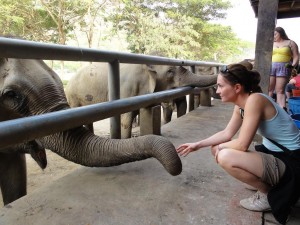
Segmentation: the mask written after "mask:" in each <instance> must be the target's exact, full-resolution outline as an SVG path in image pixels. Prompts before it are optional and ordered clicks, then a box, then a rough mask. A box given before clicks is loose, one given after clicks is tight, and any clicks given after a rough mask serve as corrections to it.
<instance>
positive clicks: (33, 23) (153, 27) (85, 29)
mask: <svg viewBox="0 0 300 225" xmlns="http://www.w3.org/2000/svg"><path fill="white" fill-rule="evenodd" d="M230 7H231V4H230V1H229V0H160V1H156V0H22V1H17V0H0V24H1V27H0V29H1V33H2V34H3V35H7V34H10V35H15V36H20V37H22V38H25V39H28V40H35V41H44V42H53V43H60V44H66V43H68V41H70V40H75V41H76V42H77V43H78V45H80V44H79V43H80V40H81V39H82V38H83V37H84V38H85V39H86V41H85V44H86V45H87V46H88V47H95V45H96V46H101V42H104V41H108V40H113V38H115V37H116V36H117V37H120V36H122V35H123V34H125V38H126V42H127V43H128V50H129V51H130V52H133V53H141V54H154V53H155V52H156V53H159V54H160V55H163V56H167V57H174V58H183V59H191V60H205V61H214V60H216V61H221V62H228V60H231V59H235V58H239V56H240V55H241V54H243V53H244V52H247V51H249V49H251V48H253V45H250V44H249V43H245V42H243V41H241V40H240V39H238V38H237V37H236V35H235V34H234V33H233V31H232V30H231V28H230V27H227V26H222V25H219V24H215V23H212V22H211V21H212V20H217V19H221V18H224V17H225V16H226V11H227V10H228V9H229V8H230ZM108 28H111V29H108ZM73 42H74V41H73ZM115 45H116V44H115Z"/></svg>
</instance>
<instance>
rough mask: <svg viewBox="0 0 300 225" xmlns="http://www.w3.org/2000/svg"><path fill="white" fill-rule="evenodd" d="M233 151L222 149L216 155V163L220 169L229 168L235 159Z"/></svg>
mask: <svg viewBox="0 0 300 225" xmlns="http://www.w3.org/2000/svg"><path fill="white" fill-rule="evenodd" d="M234 151H235V150H232V149H222V150H221V151H219V153H218V156H217V158H218V163H219V165H220V166H222V167H230V166H232V165H233V161H234V159H235V157H234Z"/></svg>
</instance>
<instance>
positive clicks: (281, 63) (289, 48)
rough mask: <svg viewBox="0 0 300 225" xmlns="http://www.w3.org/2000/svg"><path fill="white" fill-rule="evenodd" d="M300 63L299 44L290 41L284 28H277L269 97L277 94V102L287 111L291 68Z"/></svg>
mask: <svg viewBox="0 0 300 225" xmlns="http://www.w3.org/2000/svg"><path fill="white" fill-rule="evenodd" d="M298 62H299V52H298V46H297V44H296V43H295V42H294V41H292V40H290V39H289V38H288V36H287V35H286V33H285V31H284V29H283V28H282V27H276V28H275V32H274V44H273V55H272V69H271V74H270V82H269V96H271V97H272V96H273V95H274V92H275V93H276V102H277V103H278V104H279V105H280V106H281V107H282V108H284V109H285V110H286V98H285V93H284V91H285V86H286V84H287V82H288V78H289V75H290V69H289V68H288V66H286V65H290V67H293V68H294V67H296V66H297V65H298Z"/></svg>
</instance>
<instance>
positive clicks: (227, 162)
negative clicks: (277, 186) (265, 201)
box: [218, 149, 270, 193]
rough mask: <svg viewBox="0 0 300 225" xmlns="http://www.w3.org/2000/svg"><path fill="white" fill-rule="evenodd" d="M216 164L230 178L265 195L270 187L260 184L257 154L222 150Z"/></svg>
mask: <svg viewBox="0 0 300 225" xmlns="http://www.w3.org/2000/svg"><path fill="white" fill-rule="evenodd" d="M218 163H219V164H220V166H221V167H222V168H223V169H224V170H225V171H226V172H227V173H229V174H230V175H231V176H233V177H235V178H236V179H238V180H240V181H242V182H244V183H246V184H249V185H251V186H252V187H255V188H257V189H258V190H259V191H261V192H263V193H267V192H268V191H269V189H270V186H269V185H268V184H266V183H264V182H262V180H261V177H262V175H263V164H262V158H261V156H260V154H259V153H257V152H243V151H238V150H234V149H223V150H221V151H220V152H219V153H218Z"/></svg>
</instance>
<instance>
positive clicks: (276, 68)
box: [270, 62, 290, 77]
mask: <svg viewBox="0 0 300 225" xmlns="http://www.w3.org/2000/svg"><path fill="white" fill-rule="evenodd" d="M285 64H286V63H281V62H280V63H279V62H273V63H272V70H271V74H270V75H271V76H275V77H288V76H290V69H288V68H286V67H285Z"/></svg>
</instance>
